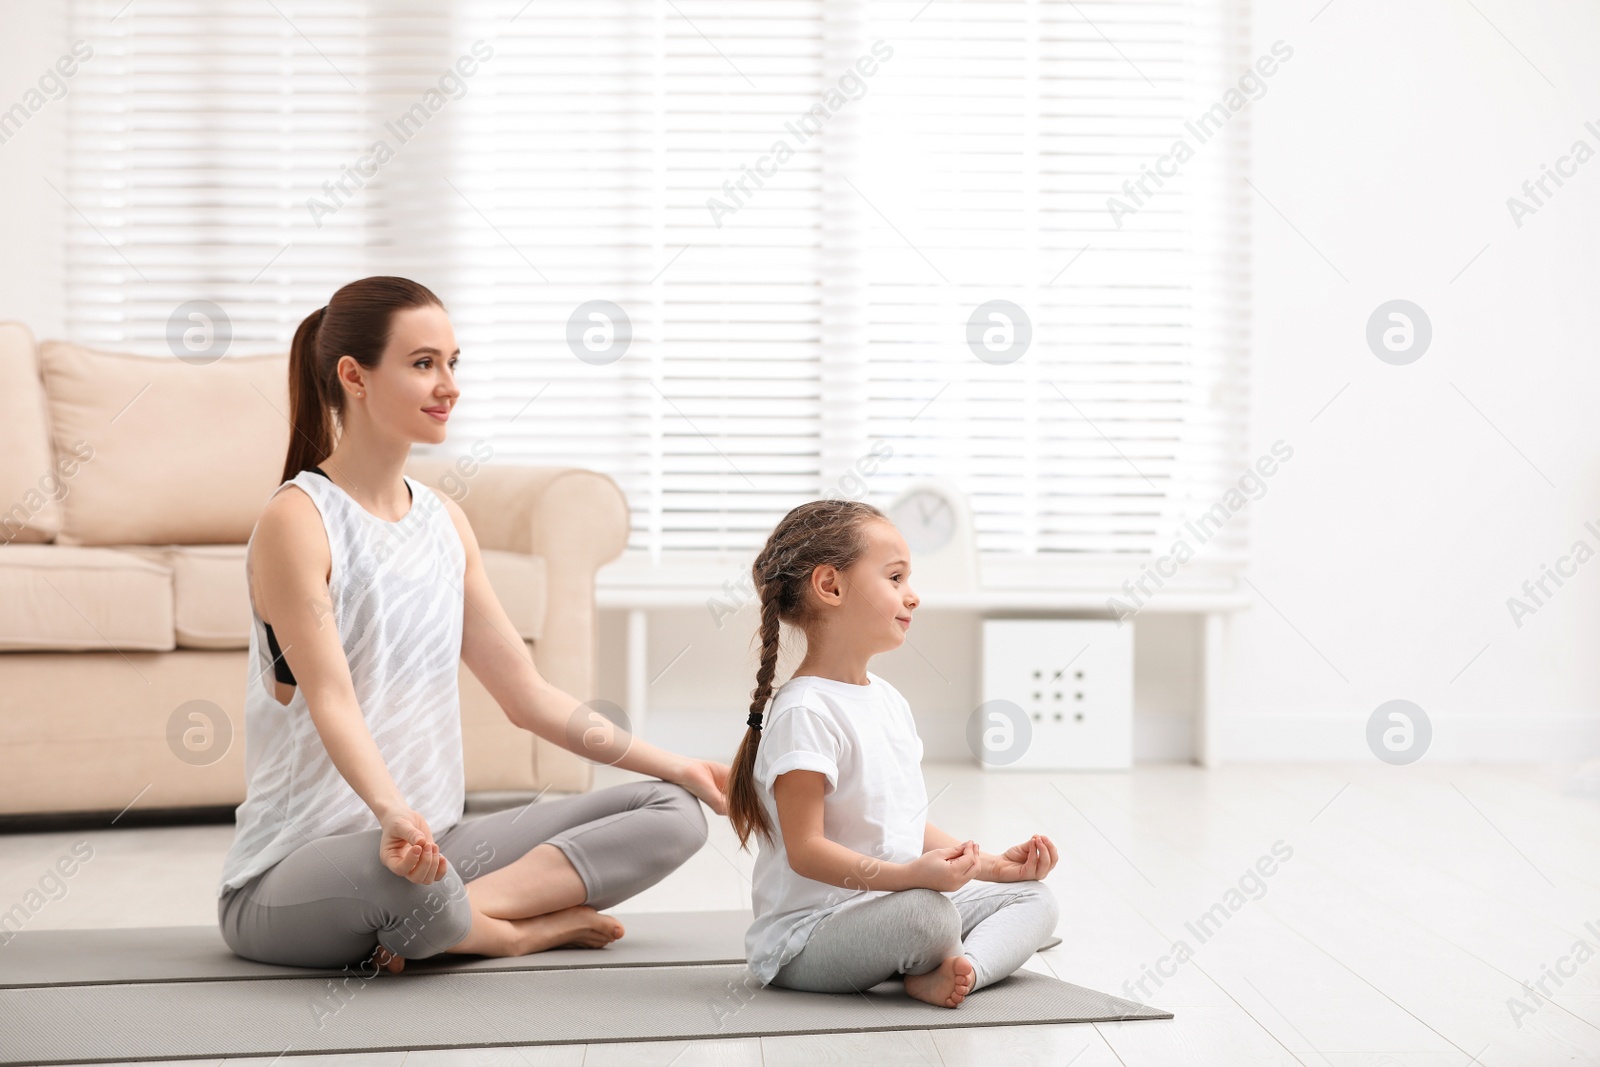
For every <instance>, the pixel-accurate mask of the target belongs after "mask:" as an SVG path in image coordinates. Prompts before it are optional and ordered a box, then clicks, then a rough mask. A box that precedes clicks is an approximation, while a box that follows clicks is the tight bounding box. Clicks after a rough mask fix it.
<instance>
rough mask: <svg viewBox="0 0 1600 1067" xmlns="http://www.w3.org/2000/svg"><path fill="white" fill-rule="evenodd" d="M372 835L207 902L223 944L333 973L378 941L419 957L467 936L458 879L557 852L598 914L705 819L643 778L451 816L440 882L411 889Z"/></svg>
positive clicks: (673, 856) (311, 852)
mask: <svg viewBox="0 0 1600 1067" xmlns="http://www.w3.org/2000/svg"><path fill="white" fill-rule="evenodd" d="M381 836H382V831H381V830H358V831H356V832H355V833H349V834H334V835H332V836H330V837H324V838H319V839H317V840H315V841H307V842H306V843H305V844H304V845H301V846H300V847H299V848H298V849H296V850H295V851H294V852H291V853H290V854H289V855H287V856H285V857H284V858H283V859H281V860H279V861H278V862H277V863H275V864H273V865H272V866H271V867H268V868H267V869H266V870H264V871H262V872H261V873H260V874H258V875H256V876H255V877H254V878H252V879H251V880H250V881H248V882H245V883H244V884H243V885H241V886H238V887H237V888H234V889H230V890H228V891H227V892H226V893H225V894H224V895H223V896H222V897H220V898H219V899H218V901H217V920H218V922H219V924H220V925H221V927H222V938H223V940H224V941H226V942H227V943H228V947H229V948H231V949H233V951H234V952H235V953H237V954H238V955H240V956H243V957H245V958H246V959H252V960H260V961H261V962H263V963H277V964H287V965H290V966H296V967H342V966H345V965H347V964H357V963H360V962H362V961H363V960H365V959H367V958H368V957H370V956H371V955H372V953H373V951H374V950H375V948H376V947H377V946H378V945H382V946H383V947H384V948H386V949H388V950H389V951H390V952H392V953H394V954H395V955H397V956H404V957H405V958H407V959H424V958H426V957H428V956H434V955H437V954H438V953H441V952H443V951H445V950H446V949H448V948H449V947H450V946H452V945H454V944H456V943H457V942H458V941H460V940H461V939H462V938H464V937H466V936H467V934H468V933H469V932H470V931H471V929H472V904H471V901H470V900H469V899H468V897H467V891H466V882H470V881H472V880H473V879H475V878H480V877H482V876H483V875H486V874H490V873H492V872H494V871H497V870H499V869H500V868H501V867H504V866H506V865H507V864H509V863H513V862H515V861H516V860H519V859H521V858H522V857H523V856H525V855H526V854H527V853H529V852H530V851H532V850H533V849H534V848H535V847H537V846H539V845H546V844H547V845H554V846H555V847H556V848H559V849H560V850H561V851H562V853H563V854H565V856H566V857H567V859H568V860H570V861H571V862H572V866H573V867H574V869H576V870H577V872H578V877H580V878H581V879H583V884H584V887H585V889H586V890H587V895H586V896H585V898H584V903H585V904H588V905H589V906H590V907H592V908H596V909H602V908H609V907H611V906H613V905H615V904H617V903H619V902H620V901H624V900H627V899H628V898H629V897H631V896H633V895H634V894H636V893H638V892H640V891H641V890H644V889H647V888H649V887H650V886H652V885H655V884H656V883H657V882H659V881H661V879H663V878H665V877H666V876H667V875H668V874H670V873H671V872H672V871H673V870H675V869H676V868H677V867H678V866H679V865H680V864H682V863H683V862H684V860H686V859H688V858H689V857H690V856H692V855H694V854H695V853H696V852H698V851H699V850H700V846H701V845H702V844H704V843H705V839H706V817H705V815H704V814H703V813H702V812H701V810H700V801H699V800H698V799H697V798H696V797H695V796H694V794H693V793H690V792H689V791H688V790H687V789H684V788H683V787H682V786H677V785H671V784H669V783H667V782H662V781H657V780H651V781H647V782H632V783H628V784H626V785H616V786H611V787H610V788H607V789H597V790H595V791H594V792H591V793H580V794H578V795H576V796H570V797H562V798H559V799H556V800H544V801H540V802H539V803H536V804H526V805H522V806H520V807H515V808H507V809H505V810H503V811H497V812H493V813H491V814H488V815H478V816H474V817H472V818H470V819H462V820H461V821H460V822H458V823H456V824H455V825H454V826H452V827H450V828H449V829H448V830H446V831H444V832H443V833H441V834H437V835H435V838H434V840H435V841H437V842H438V844H439V854H440V855H442V856H443V857H444V858H445V859H446V860H448V861H449V867H448V869H447V870H446V871H445V875H444V877H443V878H441V879H439V880H438V881H437V882H434V883H433V884H432V885H417V884H416V883H415V882H412V881H409V880H407V879H406V878H404V877H402V876H401V875H398V874H395V873H394V872H393V871H391V870H389V868H387V867H385V866H384V865H383V862H382V861H381V860H380V859H379V858H378V840H379V838H380V837H381Z"/></svg>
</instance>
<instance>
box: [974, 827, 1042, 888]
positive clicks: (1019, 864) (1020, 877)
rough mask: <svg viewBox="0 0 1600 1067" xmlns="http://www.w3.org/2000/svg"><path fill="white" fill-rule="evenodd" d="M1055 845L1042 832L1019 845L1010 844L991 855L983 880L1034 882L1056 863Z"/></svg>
mask: <svg viewBox="0 0 1600 1067" xmlns="http://www.w3.org/2000/svg"><path fill="white" fill-rule="evenodd" d="M1056 858H1057V857H1056V846H1055V845H1054V844H1052V843H1051V841H1050V839H1049V838H1048V837H1046V836H1044V835H1043V834H1034V835H1033V836H1032V837H1030V838H1028V840H1026V841H1024V842H1023V843H1022V844H1020V845H1012V846H1011V847H1010V848H1008V849H1006V850H1005V851H1004V852H1002V853H1001V854H1000V855H998V856H994V857H991V858H990V860H989V864H988V870H987V871H985V872H984V873H983V874H982V875H981V876H980V878H981V880H983V881H985V882H1036V881H1038V880H1039V879H1041V878H1043V877H1044V876H1045V875H1047V874H1049V873H1050V871H1051V870H1052V869H1053V868H1054V867H1055V865H1056Z"/></svg>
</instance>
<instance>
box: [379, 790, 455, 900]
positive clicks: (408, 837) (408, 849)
mask: <svg viewBox="0 0 1600 1067" xmlns="http://www.w3.org/2000/svg"><path fill="white" fill-rule="evenodd" d="M381 825H382V827H383V838H382V840H381V841H380V842H379V845H378V858H379V859H381V860H382V861H383V865H384V866H385V867H387V868H389V869H390V870H391V871H393V872H394V873H395V874H398V875H399V876H400V877H402V878H404V879H406V880H407V881H410V882H415V883H416V884H417V885H432V884H433V883H434V882H437V881H438V880H439V879H441V878H443V877H444V872H445V870H446V867H447V866H448V864H447V862H446V860H445V858H444V857H443V856H441V855H439V844H438V842H436V841H435V840H434V839H433V831H432V830H430V829H429V828H428V820H427V819H424V818H423V817H422V815H421V813H420V812H416V811H413V810H411V809H410V808H394V809H393V810H391V811H389V812H387V813H385V814H384V816H383V818H382V820H381Z"/></svg>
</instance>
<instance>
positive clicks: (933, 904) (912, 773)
mask: <svg viewBox="0 0 1600 1067" xmlns="http://www.w3.org/2000/svg"><path fill="white" fill-rule="evenodd" d="M910 558H911V553H910V550H909V549H908V548H907V547H906V543H905V540H904V538H902V537H901V536H900V532H899V530H897V529H895V526H894V524H893V523H892V522H890V521H889V520H888V518H887V517H886V516H885V515H884V514H883V512H881V511H879V510H878V509H877V508H875V507H873V506H871V505H870V504H864V503H861V502H858V501H851V500H813V501H811V502H809V503H806V504H802V505H800V506H799V507H797V508H795V509H794V510H793V511H791V512H789V514H788V515H786V516H784V518H783V521H782V522H780V523H778V526H777V529H775V530H773V532H772V536H771V537H769V538H768V539H767V543H766V546H765V547H764V548H763V549H762V551H761V554H760V555H759V556H758V557H757V558H756V561H755V565H754V567H753V576H754V579H755V586H756V589H757V591H758V592H759V593H760V596H761V630H760V634H761V666H760V668H759V670H758V672H757V674H756V688H755V690H754V692H753V693H752V700H751V705H750V718H749V720H748V726H749V728H748V729H747V730H746V731H745V736H744V741H743V743H742V744H741V745H740V746H739V754H738V756H737V757H735V759H734V766H733V772H732V775H731V777H730V779H729V789H728V807H729V812H728V816H729V819H730V821H731V822H732V823H733V828H734V830H735V832H737V833H738V835H739V844H740V846H741V847H745V848H747V847H748V842H749V839H750V837H751V836H752V835H759V837H760V846H761V848H760V852H759V854H758V855H757V857H756V868H755V882H754V893H753V896H754V906H755V923H754V924H753V925H752V926H751V927H750V930H749V931H748V932H747V933H746V934H745V955H746V957H747V958H748V960H749V963H750V967H751V970H752V971H754V972H755V974H756V976H757V977H758V978H759V979H760V981H761V983H762V984H763V985H766V984H768V983H772V984H775V985H779V986H784V987H786V988H790V989H806V990H812V991H815V992H822V993H849V992H852V991H865V990H866V989H868V988H870V987H872V986H874V985H877V984H878V983H879V982H883V981H885V980H887V979H889V978H892V977H894V976H895V975H904V976H905V988H906V992H907V993H909V994H910V995H911V996H913V997H916V998H917V999H918V1000H924V1001H927V1002H928V1003H930V1004H938V1005H942V1006H944V1007H947V1008H953V1007H956V1006H957V1005H958V1004H960V1003H961V1001H962V1000H963V999H964V998H965V997H966V995H967V994H968V993H970V992H972V991H973V990H975V989H979V988H981V987H983V986H986V985H989V984H990V983H992V982H995V981H998V980H999V979H1001V978H1004V977H1006V976H1007V975H1009V974H1011V973H1012V972H1013V971H1015V970H1016V969H1017V968H1018V967H1020V966H1021V965H1022V964H1023V963H1024V962H1026V961H1027V959H1028V957H1029V956H1031V955H1033V953H1034V952H1035V951H1036V950H1037V949H1038V947H1039V946H1040V945H1042V944H1044V942H1045V941H1046V940H1047V939H1048V938H1049V937H1050V935H1051V934H1052V932H1053V931H1054V930H1055V925H1056V918H1057V910H1056V900H1055V897H1054V895H1053V894H1052V893H1051V892H1050V890H1049V889H1048V888H1046V887H1045V886H1044V885H1043V883H1042V882H1041V881H1040V879H1042V878H1044V876H1045V875H1046V874H1048V873H1049V872H1050V870H1051V868H1053V867H1054V866H1055V864H1056V849H1055V845H1053V844H1052V843H1051V842H1050V839H1049V838H1047V837H1044V836H1043V835H1035V836H1034V837H1032V838H1030V839H1029V840H1028V841H1026V842H1024V843H1023V844H1020V845H1016V846H1014V847H1012V848H1009V849H1007V850H1006V851H1005V852H1004V853H1001V854H999V855H993V854H990V853H987V852H983V851H981V850H980V849H979V848H978V846H977V845H976V844H975V843H974V842H972V841H957V840H956V839H955V838H954V837H951V836H950V835H949V834H947V833H945V832H944V831H943V830H940V829H939V828H938V827H936V826H934V825H933V824H932V823H929V822H927V821H926V820H925V818H924V814H925V812H926V811H927V807H928V795H927V791H926V790H925V788H924V787H923V783H922V768H921V761H922V740H921V738H919V737H918V736H917V728H916V724H915V722H913V721H912V718H911V708H910V706H909V705H908V704H907V703H906V701H905V698H904V697H902V696H901V695H900V694H899V693H898V692H897V691H896V690H895V688H894V687H893V686H891V685H890V684H889V683H888V682H886V681H884V680H883V679H882V678H880V677H878V676H877V675H875V674H872V673H870V672H869V671H868V670H867V669H866V665H867V661H868V660H870V659H871V658H872V657H873V656H875V655H877V654H878V653H879V652H888V651H891V650H893V649H896V648H899V647H900V645H901V644H902V643H903V642H904V641H905V639H906V630H907V629H908V628H909V627H910V625H911V613H912V611H914V610H915V609H916V607H917V604H918V603H919V601H918V599H917V596H916V594H915V593H913V592H912V591H911V586H910V584H909V581H908V575H909V573H910V570H911V564H910ZM780 620H783V621H787V622H789V623H791V624H794V625H796V626H799V627H801V628H802V629H803V630H804V631H805V634H806V654H805V658H804V659H803V660H802V661H801V663H800V666H799V667H798V668H796V670H795V673H794V676H793V677H792V678H790V679H789V681H788V682H787V683H785V684H784V685H783V687H782V688H780V689H779V690H778V692H777V695H776V696H775V697H774V698H773V700H772V714H771V717H770V719H769V720H768V721H767V722H766V723H765V727H764V728H763V723H762V714H763V712H764V710H765V709H766V707H767V698H768V696H769V695H771V694H772V678H773V675H774V673H776V670H777V661H778V631H779V625H778V623H779V621H780ZM989 883H998V884H989Z"/></svg>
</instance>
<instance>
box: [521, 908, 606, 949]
mask: <svg viewBox="0 0 1600 1067" xmlns="http://www.w3.org/2000/svg"><path fill="white" fill-rule="evenodd" d="M511 925H512V926H514V927H516V928H517V932H518V934H519V935H520V937H521V944H520V945H519V946H518V947H519V948H520V949H521V951H520V952H518V953H517V955H520V956H525V955H527V954H528V953H530V952H543V951H544V950H545V949H549V948H603V947H604V946H606V945H609V944H611V942H613V941H615V940H616V939H617V938H619V937H621V936H622V934H623V928H622V924H621V923H620V922H618V921H617V920H615V919H613V918H612V917H611V916H609V915H602V914H600V913H599V912H597V911H595V910H594V909H593V908H591V907H589V905H587V904H575V905H573V906H572V907H570V908H562V909H560V910H559V911H552V912H550V913H549V914H548V915H534V916H532V917H530V918H527V919H512V920H511Z"/></svg>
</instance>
